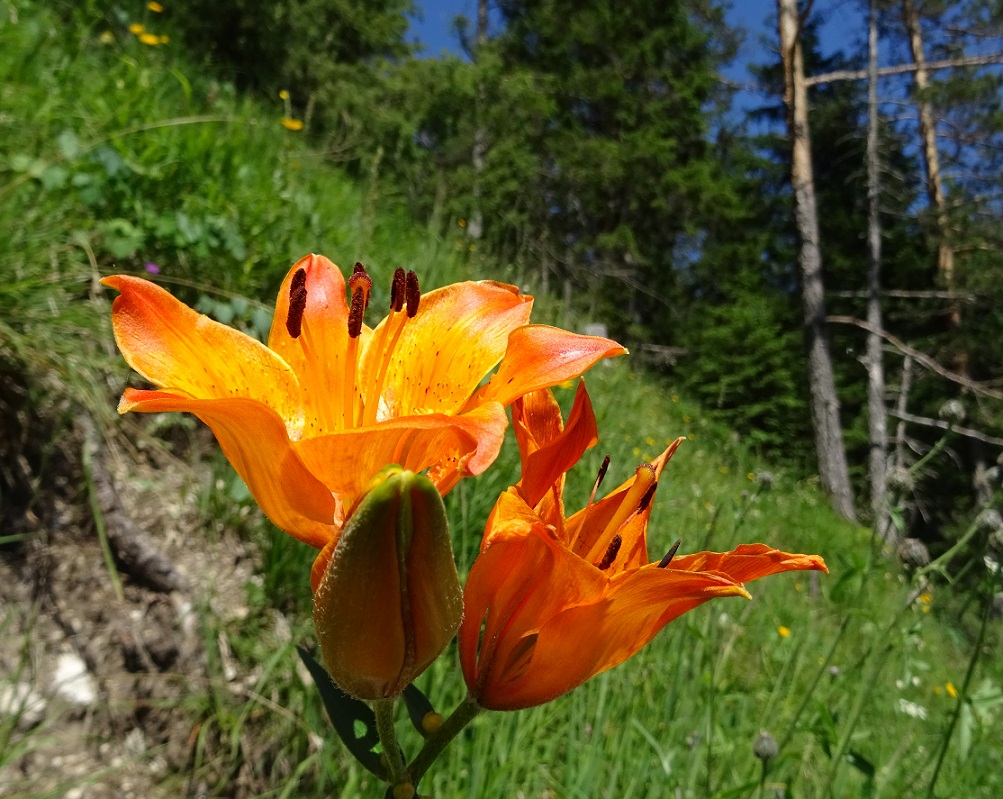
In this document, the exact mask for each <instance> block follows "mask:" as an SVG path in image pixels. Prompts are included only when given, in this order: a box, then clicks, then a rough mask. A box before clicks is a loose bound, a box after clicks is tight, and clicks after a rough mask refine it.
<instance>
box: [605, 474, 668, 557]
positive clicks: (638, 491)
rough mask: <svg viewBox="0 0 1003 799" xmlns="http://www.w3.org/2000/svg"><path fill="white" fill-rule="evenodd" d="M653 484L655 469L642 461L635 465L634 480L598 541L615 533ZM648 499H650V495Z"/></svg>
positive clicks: (638, 505)
mask: <svg viewBox="0 0 1003 799" xmlns="http://www.w3.org/2000/svg"><path fill="white" fill-rule="evenodd" d="M653 485H655V469H654V467H653V466H652V465H651V464H650V463H642V464H641V465H640V466H638V467H637V472H636V476H635V478H634V482H633V483H631V486H630V488H628V489H627V494H626V496H624V498H623V501H621V502H620V507H618V508H617V509H616V513H614V514H613V518H612V519H610V520H609V524H607V525H606V528H605V529H604V530H603V533H602V535H601V536H599V540H600V541H602V540H605V539H606V537H607V536H608V535H611V534H614V533H616V531H617V530H619V529H620V526H621V525H622V524H623V523H624V522H625V521H627V519H628V518H629V517H630V516H632V515H633V514H634V513H635V512H636V511H638V510H639V509H641V501H642V500H643V499H644V497H645V495H646V494H647V493H648V490H649V489H650V488H651V487H652V486H653ZM648 499H649V500H650V496H649V497H648Z"/></svg>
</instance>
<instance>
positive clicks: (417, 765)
mask: <svg viewBox="0 0 1003 799" xmlns="http://www.w3.org/2000/svg"><path fill="white" fill-rule="evenodd" d="M480 712H481V706H480V705H478V704H477V700H476V699H474V698H473V697H472V696H467V697H466V698H465V699H464V700H463V701H462V702H460V704H459V705H457V706H456V710H454V711H453V712H452V713H451V714H450V716H449V718H447V719H446V720H445V721H444V722H443V723H442V726H441V727H439V729H438V730H436V731H435V732H434V733H433V734H432V735H430V736H429V737H428V738H427V739H426V740H425V745H424V746H423V747H422V748H421V751H420V752H419V753H418V754H417V755H416V756H415V759H414V760H413V761H411V765H410V766H408V773H409V774H410V775H411V779H412V780H413V782H414V784H415V785H417V784H418V783H419V782H421V778H422V777H424V776H425V772H426V771H428V769H429V766H431V765H432V763H434V762H435V759H436V758H437V757H438V756H439V755H441V754H442V750H443V749H445V748H446V746H447V745H448V744H449V742H450V741H452V740H453V739H454V738H455V737H456V736H457V735H459V733H460V730H462V729H463V728H464V727H466V726H467V725H468V724H469V723H470V722H471V721H473V720H474V717H475V716H477V714H478V713H480Z"/></svg>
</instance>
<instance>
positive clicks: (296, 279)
mask: <svg viewBox="0 0 1003 799" xmlns="http://www.w3.org/2000/svg"><path fill="white" fill-rule="evenodd" d="M305 311H306V270H305V269H303V268H300V269H297V270H296V272H295V273H294V274H293V279H292V280H291V281H290V283H289V314H288V315H287V316H286V330H288V331H289V335H290V336H292V337H293V338H299V337H300V333H302V332H303V313H304V312H305Z"/></svg>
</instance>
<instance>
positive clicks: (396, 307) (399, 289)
mask: <svg viewBox="0 0 1003 799" xmlns="http://www.w3.org/2000/svg"><path fill="white" fill-rule="evenodd" d="M405 280H406V278H405V277H404V270H403V269H401V268H400V267H399V266H398V267H397V268H396V269H395V270H394V279H393V281H392V282H391V283H390V310H391V311H393V312H394V313H400V311H401V309H402V308H403V307H404V291H405V285H404V284H405Z"/></svg>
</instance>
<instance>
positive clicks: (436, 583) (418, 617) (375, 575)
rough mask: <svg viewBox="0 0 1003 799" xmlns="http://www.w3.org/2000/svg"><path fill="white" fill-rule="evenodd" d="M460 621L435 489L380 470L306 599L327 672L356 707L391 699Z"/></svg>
mask: <svg viewBox="0 0 1003 799" xmlns="http://www.w3.org/2000/svg"><path fill="white" fill-rule="evenodd" d="M462 612H463V601H462V594H461V593H460V583H459V579H458V578H457V575H456V565H455V563H454V562H453V550H452V546H451V543H450V538H449V528H448V526H447V524H446V511H445V508H444V507H443V504H442V498H441V497H440V496H439V492H438V490H437V489H436V488H435V486H434V485H433V484H432V482H431V481H430V480H429V479H428V478H426V477H424V476H422V475H417V474H415V473H413V472H410V471H406V470H404V469H401V468H400V467H398V466H388V467H387V468H386V469H384V470H383V471H382V472H381V473H380V474H379V475H378V476H377V478H376V479H375V480H374V481H373V486H372V487H371V488H370V489H369V492H368V493H367V494H366V495H365V496H364V497H363V499H362V500H361V501H360V502H359V503H358V505H357V506H356V507H355V509H354V511H353V512H352V515H351V516H350V517H349V519H348V521H347V522H346V523H345V527H344V529H343V530H342V532H341V536H340V538H339V539H338V543H337V544H336V546H335V548H334V552H333V554H332V556H331V560H330V563H329V564H328V566H327V568H326V570H325V572H324V575H323V577H322V579H321V581H320V584H319V586H318V587H317V591H316V593H315V594H314V605H313V621H314V626H315V627H316V630H317V638H318V640H319V642H320V650H321V654H322V655H323V660H324V665H325V667H326V668H327V670H328V673H329V674H330V675H331V678H332V679H333V680H334V682H335V683H337V685H338V686H339V687H340V688H341V689H342V690H343V691H345V692H346V693H348V694H351V695H352V696H355V697H358V698H360V699H380V698H388V697H392V696H396V695H397V694H399V693H400V692H401V691H403V690H404V688H405V687H406V686H407V685H408V683H410V682H411V681H413V680H414V679H415V677H417V676H418V675H419V674H421V673H422V672H423V671H424V670H425V668H426V667H427V666H428V665H429V664H430V663H431V662H432V661H433V660H435V658H436V657H438V656H439V654H440V653H441V652H442V650H443V649H444V648H445V647H446V644H448V643H449V641H450V639H452V637H453V635H454V634H455V633H456V629H457V627H459V624H460V617H461V615H462Z"/></svg>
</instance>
